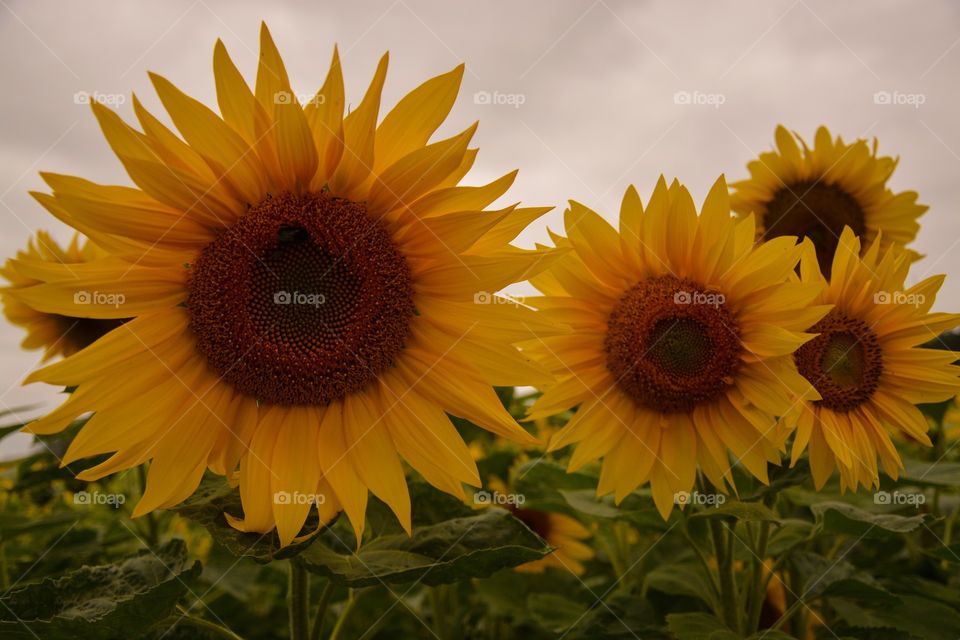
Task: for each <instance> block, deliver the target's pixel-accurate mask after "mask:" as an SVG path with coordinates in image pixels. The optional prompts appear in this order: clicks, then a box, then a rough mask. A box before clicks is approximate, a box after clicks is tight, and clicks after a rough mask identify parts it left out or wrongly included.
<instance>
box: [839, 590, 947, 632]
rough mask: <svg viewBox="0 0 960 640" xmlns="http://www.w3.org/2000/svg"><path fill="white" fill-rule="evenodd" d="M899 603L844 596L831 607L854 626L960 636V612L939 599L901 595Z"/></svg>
mask: <svg viewBox="0 0 960 640" xmlns="http://www.w3.org/2000/svg"><path fill="white" fill-rule="evenodd" d="M899 597H900V600H901V601H902V602H901V603H900V604H897V605H894V606H881V607H871V606H867V605H864V604H863V603H860V602H852V601H850V600H845V599H842V598H835V599H833V600H831V603H830V606H831V607H832V608H833V609H834V611H836V613H837V615H838V616H839V617H840V619H841V620H843V621H845V622H846V623H847V624H850V625H851V626H854V627H867V628H870V627H879V628H894V629H897V630H899V631H900V632H901V633H902V634H908V635H909V637H910V638H920V639H922V640H956V638H957V637H960V613H958V612H957V610H956V609H954V608H952V607H948V606H945V605H943V604H941V603H939V602H936V601H933V600H928V599H926V598H922V597H918V596H913V595H903V594H900V595H899Z"/></svg>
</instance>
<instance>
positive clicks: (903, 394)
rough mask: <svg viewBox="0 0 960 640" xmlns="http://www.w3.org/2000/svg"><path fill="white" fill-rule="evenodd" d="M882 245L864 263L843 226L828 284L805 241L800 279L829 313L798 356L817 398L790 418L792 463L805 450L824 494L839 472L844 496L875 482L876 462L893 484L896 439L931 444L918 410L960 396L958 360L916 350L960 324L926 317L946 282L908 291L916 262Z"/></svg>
mask: <svg viewBox="0 0 960 640" xmlns="http://www.w3.org/2000/svg"><path fill="white" fill-rule="evenodd" d="M882 245H883V243H882V242H874V243H873V244H872V245H871V246H870V247H869V248H868V249H867V250H866V251H865V252H864V253H863V255H862V257H861V241H860V239H859V238H857V237H856V236H855V234H854V232H853V230H851V229H850V228H849V227H847V228H845V229H844V230H843V232H842V234H841V236H840V242H839V244H838V246H837V252H836V255H835V256H834V258H833V269H832V276H831V278H830V281H829V284H828V283H827V282H826V280H825V279H824V277H823V276H822V275H821V273H820V270H819V268H818V264H817V256H816V251H815V249H814V247H813V245H812V244H811V243H810V242H809V241H804V248H805V253H804V256H803V258H802V259H801V277H802V279H803V281H804V282H807V283H810V284H814V285H816V286H818V287H822V293H821V294H820V296H819V297H818V299H817V300H816V301H815V302H816V303H817V304H829V305H833V308H832V310H831V311H830V312H829V313H828V314H827V315H826V316H825V317H824V318H823V319H822V320H820V321H819V322H817V323H815V324H812V325H810V329H809V330H810V331H811V332H813V333H816V334H818V335H817V337H816V338H814V339H813V340H811V341H810V342H808V343H806V344H805V345H803V346H802V347H800V348H799V349H798V350H797V352H796V354H795V355H794V359H795V360H796V364H797V369H798V370H799V371H800V373H801V375H803V376H804V377H805V378H806V379H807V380H809V381H810V383H811V384H812V385H813V388H814V389H816V393H815V394H812V393H808V394H807V395H804V396H801V398H800V402H799V403H798V405H797V406H796V407H795V408H794V409H793V410H791V411H790V412H789V413H788V414H787V415H786V419H788V420H789V421H790V422H791V426H792V425H793V424H795V425H796V428H797V429H796V438H795V440H794V442H793V447H792V451H791V458H792V463H796V461H797V459H798V458H799V457H800V454H801V453H803V451H804V450H805V449H807V448H809V450H810V454H809V459H810V468H811V471H812V473H813V480H814V484H815V485H816V487H817V488H818V489H819V488H821V487H822V486H823V485H824V483H825V482H826V481H827V479H828V478H829V477H830V474H831V473H832V471H833V469H834V467H835V466H836V467H839V469H840V486H841V489H842V490H846V489H851V490H853V491H856V490H857V488H858V486H859V485H861V484H862V485H863V486H864V487H868V486H878V485H879V472H878V467H877V458H878V457H879V459H880V463H881V465H882V467H883V470H884V472H886V474H887V475H889V476H890V477H892V478H896V477H897V475H898V473H899V470H900V469H901V468H902V466H903V464H902V463H901V461H900V456H899V454H898V453H897V449H896V447H895V446H894V444H893V442H892V440H891V438H890V433H891V432H893V433H898V434H900V435H902V436H904V437H906V438H909V439H911V440H913V441H916V442H920V443H922V444H924V445H926V446H930V444H931V443H930V439H929V437H928V436H927V429H928V424H927V420H926V418H925V417H924V415H923V414H922V413H921V412H920V410H919V409H917V408H916V407H915V406H914V404H917V403H928V402H943V401H946V400H949V399H950V398H952V397H953V396H954V395H955V394H956V393H957V391H958V390H960V378H958V373H960V369H957V367H955V366H954V365H953V362H954V360H956V354H954V353H953V352H951V351H943V350H939V349H922V348H919V347H918V345H921V344H923V343H925V342H928V341H929V340H930V339H931V338H934V337H936V336H937V335H938V334H939V333H941V332H943V331H946V330H948V329H952V328H954V327H956V326H957V325H958V324H960V315H958V314H951V313H930V308H931V306H932V305H933V303H934V299H935V297H936V294H937V291H938V290H939V289H940V286H941V285H942V284H943V276H933V277H930V278H927V279H925V280H923V281H922V282H919V283H917V284H916V285H914V286H912V287H910V288H909V289H905V288H904V280H905V279H906V276H907V271H908V269H909V267H910V256H908V255H907V254H905V253H904V252H903V251H901V250H898V249H896V248H895V247H893V248H887V249H885V250H884V249H881V246H882Z"/></svg>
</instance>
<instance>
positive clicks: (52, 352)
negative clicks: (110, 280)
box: [0, 231, 123, 362]
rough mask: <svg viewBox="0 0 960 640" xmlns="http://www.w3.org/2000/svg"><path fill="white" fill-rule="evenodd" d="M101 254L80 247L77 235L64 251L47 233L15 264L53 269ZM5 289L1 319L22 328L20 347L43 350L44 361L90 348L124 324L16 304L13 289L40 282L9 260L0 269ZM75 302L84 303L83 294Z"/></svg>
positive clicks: (89, 244)
mask: <svg viewBox="0 0 960 640" xmlns="http://www.w3.org/2000/svg"><path fill="white" fill-rule="evenodd" d="M103 255H104V252H102V251H100V250H98V249H97V247H96V246H94V244H93V243H92V242H89V241H87V242H84V243H82V244H81V242H80V235H79V234H75V235H74V237H73V240H71V241H70V244H68V245H67V246H66V247H61V246H60V245H59V244H58V243H57V241H56V240H54V239H53V237H51V236H50V234H49V233H46V232H45V231H38V232H37V234H36V236H35V237H33V238H31V239H30V240H29V241H28V243H27V248H26V249H24V250H21V251H18V252H17V256H16V258H17V260H29V261H34V262H48V263H50V264H55V265H66V268H67V269H69V265H73V264H80V263H84V262H90V261H91V260H95V259H96V258H98V257H102V256H103ZM0 276H3V277H4V278H5V279H6V280H7V282H8V286H6V287H4V288H3V289H0V299H2V300H3V315H4V316H6V318H7V320H8V321H10V323H12V324H14V325H16V326H18V327H22V328H23V329H24V330H26V332H27V335H26V336H25V337H24V339H23V342H21V343H20V346H21V347H22V348H24V349H43V350H44V351H43V361H44V362H46V361H47V360H49V359H50V358H53V357H54V356H58V355H62V356H69V355H70V354H72V353H76V352H77V351H79V350H80V349H83V348H84V347H86V346H87V345H89V344H92V343H93V342H94V341H95V340H97V338H99V337H100V336H102V335H104V334H106V333H107V332H108V331H110V330H111V329H115V328H117V327H118V326H120V325H121V324H123V319H98V318H84V317H81V316H66V315H60V314H57V313H44V312H42V311H37V310H36V309H33V308H31V307H30V306H29V305H27V304H25V303H23V302H22V301H20V300H18V299H17V298H16V297H15V296H14V295H11V292H12V291H13V290H15V289H21V288H23V287H30V286H33V285H35V284H38V283H39V281H38V280H36V279H34V278H31V277H29V276H27V275H25V274H23V273H20V272H19V271H18V270H17V268H16V264H15V263H14V262H13V261H12V260H8V261H7V263H6V264H5V265H4V266H3V267H0ZM79 294H80V296H79V298H78V300H79V301H80V302H83V301H84V299H85V298H84V296H83V292H79Z"/></svg>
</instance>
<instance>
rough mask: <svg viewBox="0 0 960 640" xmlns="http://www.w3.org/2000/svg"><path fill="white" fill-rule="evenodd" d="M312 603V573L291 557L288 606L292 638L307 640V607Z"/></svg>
mask: <svg viewBox="0 0 960 640" xmlns="http://www.w3.org/2000/svg"><path fill="white" fill-rule="evenodd" d="M309 603H310V575H309V574H308V573H307V570H306V568H305V567H304V566H303V563H302V562H300V561H299V560H298V559H297V558H291V559H290V582H289V586H288V588H287V607H288V611H289V613H290V640H307V634H308V633H309V626H308V616H307V607H308V606H309Z"/></svg>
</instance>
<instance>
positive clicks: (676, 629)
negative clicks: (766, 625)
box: [667, 613, 742, 640]
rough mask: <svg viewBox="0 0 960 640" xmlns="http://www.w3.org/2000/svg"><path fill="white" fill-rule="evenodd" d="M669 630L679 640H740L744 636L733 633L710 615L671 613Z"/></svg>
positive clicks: (668, 620) (668, 619)
mask: <svg viewBox="0 0 960 640" xmlns="http://www.w3.org/2000/svg"><path fill="white" fill-rule="evenodd" d="M667 628H668V629H670V631H672V632H673V633H674V634H676V637H677V640H740V639H741V638H742V636H740V635H739V634H737V633H734V632H733V631H731V630H730V629H729V628H728V627H727V626H726V625H725V624H724V623H722V622H720V621H719V620H717V619H716V618H715V617H713V616H712V615H710V614H709V613H671V614H670V615H668V616H667Z"/></svg>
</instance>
